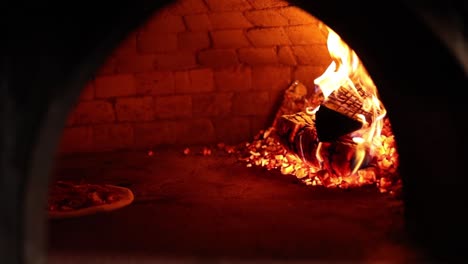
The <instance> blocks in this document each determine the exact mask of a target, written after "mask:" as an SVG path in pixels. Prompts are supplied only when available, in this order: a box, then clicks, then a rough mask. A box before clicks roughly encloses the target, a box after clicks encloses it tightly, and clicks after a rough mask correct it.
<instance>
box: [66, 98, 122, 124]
mask: <svg viewBox="0 0 468 264" xmlns="http://www.w3.org/2000/svg"><path fill="white" fill-rule="evenodd" d="M114 120H115V114H114V109H113V108H112V104H111V103H110V102H107V101H103V100H99V101H85V102H79V103H78V104H77V105H76V107H75V108H74V109H73V111H72V112H71V114H70V115H69V117H68V120H67V121H68V122H67V123H68V125H70V126H75V125H86V124H102V123H112V122H114Z"/></svg>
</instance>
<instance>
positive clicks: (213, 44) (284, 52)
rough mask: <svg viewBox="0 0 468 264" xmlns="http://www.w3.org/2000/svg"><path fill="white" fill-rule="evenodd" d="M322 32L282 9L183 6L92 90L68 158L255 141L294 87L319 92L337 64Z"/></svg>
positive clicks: (127, 49) (284, 5) (134, 42)
mask: <svg viewBox="0 0 468 264" xmlns="http://www.w3.org/2000/svg"><path fill="white" fill-rule="evenodd" d="M318 24H319V21H318V20H317V19H315V18H314V17H313V16H311V15H310V14H307V13H306V12H305V11H303V10H301V9H299V8H298V7H295V6H292V5H290V4H289V3H288V2H286V1H280V0H181V1H178V2H176V3H175V4H174V5H172V6H169V7H167V8H166V9H164V10H161V11H159V12H158V13H156V14H155V15H154V16H153V17H152V19H150V20H149V21H148V22H147V23H146V24H145V25H142V26H141V27H140V28H139V29H137V30H135V32H133V33H132V34H130V35H129V36H128V38H127V39H126V40H125V41H124V42H123V43H121V45H120V46H119V48H118V49H117V50H115V52H114V53H113V55H112V56H111V57H109V58H108V60H107V62H106V63H105V65H103V66H102V68H101V69H100V71H99V72H97V73H96V75H95V77H94V78H93V79H92V80H91V81H90V82H89V83H88V85H87V86H86V87H85V88H84V90H83V92H82V96H81V98H80V99H79V101H78V102H77V104H76V106H75V108H74V110H73V112H72V113H71V114H70V116H69V119H68V122H67V125H66V127H65V130H64V132H63V137H62V142H61V146H60V152H68V153H69V152H87V151H107V150H116V149H132V148H150V147H153V146H156V145H160V144H182V145H183V144H203V143H215V142H226V143H236V142H241V141H243V140H249V139H251V137H252V136H253V135H254V134H256V133H257V132H258V131H259V130H260V129H262V128H265V127H267V126H268V124H269V122H271V118H272V117H273V115H274V112H275V110H276V106H277V104H278V101H279V100H280V96H281V93H282V91H283V90H284V89H286V88H287V87H288V85H289V84H290V83H291V82H292V81H293V80H300V81H301V82H303V83H305V84H306V85H309V86H311V85H313V80H314V79H315V78H316V77H318V76H319V75H321V74H322V73H323V71H324V70H325V69H326V67H327V66H328V65H329V63H330V62H331V59H330V57H329V55H328V51H327V48H326V43H325V42H326V37H325V35H324V34H323V33H322V32H321V31H320V30H319V27H318Z"/></svg>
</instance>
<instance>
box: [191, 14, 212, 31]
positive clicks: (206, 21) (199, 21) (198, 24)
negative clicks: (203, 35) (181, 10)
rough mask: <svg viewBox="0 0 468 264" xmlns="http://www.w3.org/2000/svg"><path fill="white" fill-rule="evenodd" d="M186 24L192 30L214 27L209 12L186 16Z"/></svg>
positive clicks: (204, 29)
mask: <svg viewBox="0 0 468 264" xmlns="http://www.w3.org/2000/svg"><path fill="white" fill-rule="evenodd" d="M184 20H185V24H187V28H188V29H189V30H190V31H203V32H206V31H209V30H211V29H212V28H213V27H212V25H211V21H210V18H209V17H208V15H207V14H198V15H188V16H185V17H184Z"/></svg>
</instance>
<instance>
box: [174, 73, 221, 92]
mask: <svg viewBox="0 0 468 264" xmlns="http://www.w3.org/2000/svg"><path fill="white" fill-rule="evenodd" d="M175 84H176V85H175V86H176V87H175V90H176V93H200V92H211V91H213V90H214V77H213V71H212V70H211V69H208V68H201V69H195V70H191V71H184V72H176V73H175Z"/></svg>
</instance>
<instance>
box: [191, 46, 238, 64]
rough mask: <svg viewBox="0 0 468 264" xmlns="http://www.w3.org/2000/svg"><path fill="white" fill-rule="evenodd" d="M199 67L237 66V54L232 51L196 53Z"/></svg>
mask: <svg viewBox="0 0 468 264" xmlns="http://www.w3.org/2000/svg"><path fill="white" fill-rule="evenodd" d="M198 61H199V63H200V64H201V65H203V66H207V67H213V68H221V67H229V66H234V65H237V64H239V60H238V59H237V53H236V51H235V50H232V49H210V50H204V51H200V52H199V53H198Z"/></svg>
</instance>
